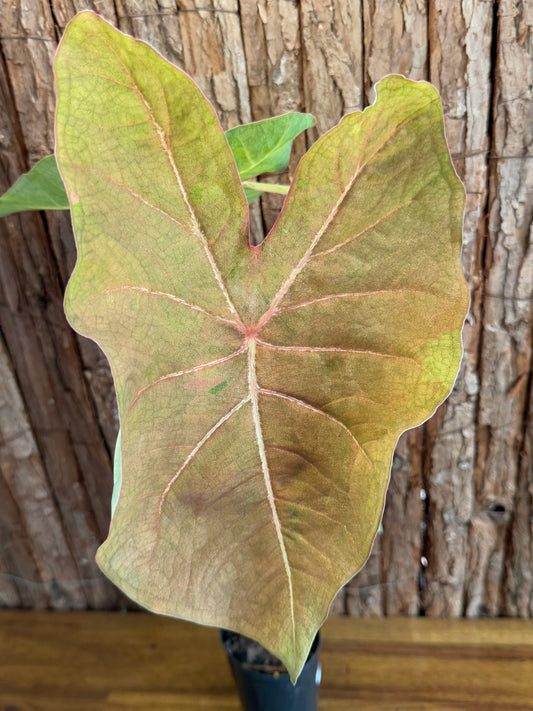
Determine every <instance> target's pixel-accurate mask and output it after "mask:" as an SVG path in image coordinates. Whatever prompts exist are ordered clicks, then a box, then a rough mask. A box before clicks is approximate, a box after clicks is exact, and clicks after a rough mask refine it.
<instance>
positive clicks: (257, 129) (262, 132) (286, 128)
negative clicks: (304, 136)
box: [226, 112, 315, 180]
mask: <svg viewBox="0 0 533 711" xmlns="http://www.w3.org/2000/svg"><path fill="white" fill-rule="evenodd" d="M314 123H315V119H314V118H313V116H312V115H311V114H300V113H296V112H292V113H288V114H283V115H282V116H274V117H273V118H269V119H265V120H264V121H255V122H254V123H247V124H245V125H243V126H237V127H236V128H232V129H230V130H229V131H226V138H227V139H228V143H229V145H230V148H231V150H232V153H233V156H234V158H235V162H236V163H237V168H238V170H239V173H240V176H241V178H242V179H243V180H247V179H248V178H253V177H255V176H257V175H261V174H262V173H279V172H281V171H282V170H285V168H286V167H287V166H288V165H289V158H290V154H291V147H292V142H293V141H294V139H295V138H296V137H297V136H299V135H300V133H302V132H303V131H305V130H306V129H307V128H311V126H313V125H314Z"/></svg>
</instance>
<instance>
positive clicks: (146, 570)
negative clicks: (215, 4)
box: [56, 12, 468, 680]
mask: <svg viewBox="0 0 533 711" xmlns="http://www.w3.org/2000/svg"><path fill="white" fill-rule="evenodd" d="M56 80H57V93H58V96H57V117H56V126H57V158H58V163H59V165H60V168H61V174H62V175H63V177H64V179H65V182H66V185H67V188H68V192H69V195H70V196H71V199H72V218H73V223H74V228H75V233H76V240H77V246H78V262H77V265H76V268H75V270H74V273H73V275H72V277H71V280H70V282H69V285H68V289H67V294H66V299H65V307H66V311H67V314H68V318H69V320H70V322H71V323H72V325H73V326H74V327H75V328H76V329H77V330H78V331H79V332H80V333H83V334H84V335H86V336H89V337H91V338H93V339H94V340H95V341H97V342H98V343H99V344H100V346H101V347H102V349H103V350H104V352H105V353H106V356H107V358H108V359H109V362H110V364H111V368H112V371H113V376H114V380H115V385H116V389H117V398H118V404H119V412H120V420H121V433H122V434H121V446H120V451H121V455H122V467H121V469H122V485H121V488H120V495H119V498H118V503H117V505H116V509H115V512H114V516H113V520H112V523H111V528H110V531H109V537H108V539H107V540H106V541H105V543H104V544H103V545H102V546H101V548H100V549H99V551H98V555H97V560H98V563H99V565H100V567H101V568H102V570H103V571H104V572H105V574H106V575H107V576H108V577H109V578H110V579H111V580H113V581H114V582H115V583H116V584H117V585H119V586H120V587H121V588H122V589H123V590H124V591H125V592H126V593H127V594H128V595H130V596H131V597H132V598H134V599H135V600H137V601H138V602H139V603H140V604H142V605H144V606H145V607H148V608H150V609H152V610H154V611H156V612H160V613H164V614H166V615H173V616H177V617H183V618H186V619H190V620H194V621H197V622H200V623H202V624H209V625H216V626H220V627H226V628H228V629H232V630H235V631H237V632H241V633H242V634H245V635H248V636H250V637H253V638H255V639H257V640H258V641H259V642H260V643H261V644H263V645H264V646H265V647H267V648H268V649H269V650H271V651H272V652H273V653H274V654H276V655H277V656H278V657H280V658H281V659H282V660H283V661H284V663H285V664H286V666H287V668H288V670H289V672H290V674H291V678H292V679H293V680H295V679H296V678H297V677H298V674H299V672H300V669H301V667H302V665H303V663H304V661H305V659H306V656H307V653H308V651H309V648H310V645H311V643H312V640H313V638H314V636H315V633H316V631H317V629H318V628H319V626H320V625H321V623H322V622H323V620H324V618H325V617H326V614H327V611H328V608H329V605H330V603H331V601H332V600H333V598H334V596H335V594H336V592H337V591H338V589H339V588H340V587H341V586H342V585H343V584H344V583H345V582H346V581H347V580H349V579H350V578H351V577H352V576H353V575H354V573H356V572H357V570H359V569H360V568H361V566H362V565H363V564H364V562H365V560H366V558H367V557H368V554H369V551H370V548H371V545H372V541H373V539H374V536H375V534H376V531H377V529H378V526H379V522H380V519H381V515H382V509H383V502H384V498H385V492H386V488H387V484H388V480H389V472H390V466H391V459H392V454H393V450H394V447H395V444H396V441H397V439H398V437H399V435H400V433H401V432H402V431H404V430H405V429H408V428H411V427H415V426H416V425H418V424H420V423H421V422H423V421H424V420H425V419H427V418H428V417H429V416H430V415H431V414H432V413H433V412H434V410H435V408H436V407H437V406H438V404H439V403H440V402H441V401H442V400H443V399H444V398H445V397H446V395H447V394H448V393H449V392H450V390H451V388H452V385H453V382H454V379H455V376H456V373H457V369H458V366H459V361H460V357H461V335H460V334H461V327H462V323H463V319H464V317H465V313H466V309H467V305H468V294H467V289H466V285H465V282H464V278H463V276H462V271H461V266H460V250H461V222H462V210H463V205H464V191H463V188H462V186H461V184H460V182H459V180H458V178H457V176H456V175H455V173H454V170H453V167H452V165H451V161H450V157H449V154H448V150H447V146H446V142H445V139H444V133H443V124H442V111H441V107H440V102H439V97H438V94H437V92H436V90H435V89H434V88H433V87H431V86H430V85H429V84H426V83H424V82H411V81H408V80H406V79H404V78H403V77H399V76H389V77H387V78H385V79H384V80H383V81H381V82H380V83H379V84H378V85H377V98H376V102H375V103H374V104H373V105H372V106H370V107H369V108H368V109H366V110H365V111H364V112H363V113H353V114H349V115H347V116H345V117H344V118H343V120H342V121H341V122H340V123H339V125H338V126H336V127H335V128H334V129H332V130H331V131H329V132H328V133H327V134H325V135H324V136H323V137H322V138H321V139H320V140H319V141H317V143H315V145H314V146H313V147H312V148H311V149H310V151H309V152H308V153H307V154H306V155H305V156H304V158H303V159H302V161H301V163H300V165H299V167H298V170H297V172H296V175H295V177H294V180H293V183H292V186H291V189H290V192H289V194H288V196H287V199H286V201H285V205H284V209H283V211H282V213H281V215H280V218H279V219H278V221H277V223H276V225H275V227H274V228H273V230H272V231H271V233H270V235H269V236H268V238H267V240H266V241H265V242H263V244H262V245H261V247H260V248H252V247H250V246H249V244H248V242H247V208H246V202H245V199H244V195H243V191H242V188H241V183H240V180H239V176H238V173H237V170H236V167H235V162H234V160H233V158H232V155H231V152H230V150H229V148H228V144H227V141H226V140H225V138H224V134H223V132H222V129H221V128H220V125H219V123H218V121H217V119H216V116H215V113H214V111H213V109H212V107H211V106H210V104H209V103H208V102H207V101H206V99H205V98H204V97H203V95H202V93H201V92H200V90H199V89H198V88H197V87H196V86H195V84H194V83H193V82H192V80H191V79H190V78H189V77H188V76H186V75H185V74H184V73H183V72H181V71H180V70H179V69H177V68H175V67H173V66H172V65H171V64H169V63H168V62H166V61H165V60H164V59H163V58H162V57H161V56H160V55H159V54H157V53H156V52H155V51H154V50H153V49H151V48H150V47H149V46H148V45H146V44H144V43H143V42H139V41H134V40H132V39H131V38H129V37H127V36H125V35H123V34H121V33H119V32H118V31H117V30H115V29H113V28H112V27H111V26H110V25H108V24H107V23H106V22H105V21H103V20H102V19H101V18H99V17H98V16H96V15H94V14H93V13H91V12H83V13H81V14H79V15H78V16H77V17H76V18H75V19H74V20H73V22H72V23H71V24H70V25H69V26H68V28H67V30H66V32H65V35H64V38H63V40H62V42H61V45H60V48H59V51H58V54H57V60H56ZM222 383H226V385H225V386H224V387H223V388H221V387H220V385H221V384H222Z"/></svg>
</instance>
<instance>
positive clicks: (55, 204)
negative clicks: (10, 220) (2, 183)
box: [0, 156, 69, 217]
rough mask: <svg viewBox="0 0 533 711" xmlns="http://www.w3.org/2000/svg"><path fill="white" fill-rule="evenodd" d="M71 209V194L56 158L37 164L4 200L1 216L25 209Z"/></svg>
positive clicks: (49, 158)
mask: <svg viewBox="0 0 533 711" xmlns="http://www.w3.org/2000/svg"><path fill="white" fill-rule="evenodd" d="M68 209H69V203H68V198H67V194H66V192H65V188H64V186H63V181H62V180H61V176H60V175H59V171H58V170H57V165H56V161H55V158H54V156H47V157H46V158H43V159H42V160H40V161H39V162H38V163H36V164H35V165H34V166H33V168H32V169H31V170H30V171H28V172H27V173H24V175H21V176H20V178H19V179H18V180H17V182H16V183H15V184H14V185H12V186H11V187H10V188H9V190H8V191H7V192H5V193H4V194H3V195H2V197H0V217H5V216H6V215H11V214H12V213H14V212H22V211H23V210H68Z"/></svg>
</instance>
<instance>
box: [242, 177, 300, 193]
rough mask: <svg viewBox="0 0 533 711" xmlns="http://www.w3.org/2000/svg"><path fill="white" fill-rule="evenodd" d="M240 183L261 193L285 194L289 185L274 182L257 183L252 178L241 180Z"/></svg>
mask: <svg viewBox="0 0 533 711" xmlns="http://www.w3.org/2000/svg"><path fill="white" fill-rule="evenodd" d="M242 184H243V185H244V186H245V187H247V188H250V189H251V190H257V192H263V193H278V194H279V195H286V194H287V193H288V192H289V187H290V185H277V184H275V183H257V182H256V181H254V180H243V181H242Z"/></svg>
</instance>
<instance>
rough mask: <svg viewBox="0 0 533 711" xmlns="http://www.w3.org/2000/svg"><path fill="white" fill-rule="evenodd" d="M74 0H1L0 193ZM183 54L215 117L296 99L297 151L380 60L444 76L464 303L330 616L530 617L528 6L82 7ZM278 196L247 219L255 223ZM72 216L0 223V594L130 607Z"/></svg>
mask: <svg viewBox="0 0 533 711" xmlns="http://www.w3.org/2000/svg"><path fill="white" fill-rule="evenodd" d="M86 4H87V3H86V2H83V0H50V1H48V0H1V2H0V7H1V15H0V95H1V98H0V192H3V191H4V190H5V189H6V188H7V187H8V185H10V184H11V183H12V182H13V181H14V180H15V179H16V178H17V177H18V175H19V174H20V173H21V172H23V171H25V170H27V169H28V167H29V166H31V165H32V164H33V163H34V162H35V161H36V160H37V159H39V158H41V157H43V156H45V155H47V154H49V153H51V152H52V150H53V145H54V137H53V108H54V94H53V75H52V62H53V56H54V48H55V46H56V43H57V40H58V37H60V35H61V32H62V30H63V28H64V26H65V24H66V23H67V22H68V20H69V19H70V18H71V17H72V15H73V14H74V13H75V12H76V11H77V10H79V9H82V8H84V7H86ZM88 5H89V6H90V7H91V8H92V9H95V10H97V11H98V12H100V13H101V14H103V15H104V16H105V17H106V18H107V19H108V20H110V21H111V22H113V23H115V24H117V25H118V26H119V27H120V28H121V29H122V30H124V31H126V32H128V33H132V34H135V35H136V36H138V37H141V38H143V39H146V40H148V41H149V42H151V43H152V44H153V45H154V46H155V47H157V48H158V49H159V50H160V51H161V52H162V53H163V54H165V55H166V56H167V57H169V58H170V59H171V60H172V61H173V62H175V63H177V64H178V65H179V66H182V67H184V68H185V69H186V70H187V71H188V72H189V73H190V74H191V75H192V76H193V77H194V78H195V79H196V80H197V82H198V83H199V84H200V86H201V87H202V89H203V90H204V91H205V92H206V94H207V95H208V96H209V97H210V98H211V99H212V101H213V103H214V105H215V107H216V109H217V110H218V112H219V113H220V115H221V117H222V121H223V124H224V125H225V127H231V126H234V125H236V124H238V123H242V122H248V121H250V120H257V119H260V118H264V117H268V116H272V115H276V114H280V113H284V112H286V111H293V110H296V111H309V112H311V113H313V114H314V115H315V117H316V119H317V128H316V129H313V130H312V131H310V132H308V135H307V137H306V138H305V139H304V138H302V139H299V140H298V141H297V142H296V151H295V153H296V156H295V158H294V160H293V161H292V167H294V165H295V163H296V157H297V156H298V155H301V154H302V152H303V151H304V150H305V147H306V141H307V144H309V143H310V142H311V141H312V140H314V139H315V138H316V137H317V135H318V134H320V133H322V132H323V131H325V130H326V129H328V128H330V127H332V126H333V125H334V124H335V123H337V121H338V120H339V118H340V117H341V116H342V115H343V114H344V113H346V112H348V111H353V110H356V109H361V108H363V107H364V106H365V105H366V104H367V103H368V102H370V101H371V100H372V92H373V90H372V86H373V84H374V82H375V81H377V80H378V79H379V78H381V77H382V76H383V75H385V74H388V73H390V72H400V73H402V74H405V75H406V76H408V77H411V78H413V79H429V80H430V81H432V82H433V83H434V84H435V85H436V86H437V87H438V88H439V90H440V91H441V94H442V99H443V104H444V112H445V121H446V131H447V136H448V140H449V144H450V148H451V151H452V153H453V156H454V160H455V164H456V168H457V171H458V172H459V174H460V176H461V177H462V179H463V181H464V183H465V186H466V190H467V193H468V200H467V211H466V216H465V225H464V233H465V248H464V268H465V272H466V273H467V275H468V279H469V282H470V285H471V288H472V308H471V313H470V316H469V318H468V321H467V324H466V327H465V333H464V342H465V346H466V354H465V357H464V362H463V365H462V370H461V374H460V376H459V379H458V381H457V383H456V387H455V390H454V392H453V394H452V396H451V397H450V399H449V400H448V402H447V404H446V405H445V406H443V407H442V408H441V409H440V410H439V411H438V413H437V414H436V416H435V417H434V418H433V419H432V420H431V421H429V422H428V423H427V424H426V425H425V426H424V427H422V428H419V429H417V430H414V431H412V432H410V433H408V434H407V435H405V436H404V437H403V438H402V440H401V442H400V444H399V446H398V450H397V454H396V457H395V460H394V466H393V471H392V480H391V485H390V490H389V494H388V498H387V507H386V511H385V515H384V519H383V526H382V532H381V533H380V534H379V535H378V538H377V540H376V542H375V545H374V549H373V553H372V556H371V558H370V560H369V562H368V564H367V566H366V568H365V569H364V570H363V572H361V573H360V574H359V575H358V576H357V577H356V578H355V579H354V580H353V581H352V582H351V583H350V584H349V585H348V586H347V587H346V588H345V589H344V590H343V591H342V592H341V593H340V594H339V596H338V598H337V600H336V601H335V603H334V606H333V612H336V613H341V614H342V613H345V614H350V615H384V614H389V615H390V614H405V615H418V614H425V615H428V616H435V617H438V616H449V617H455V616H460V615H467V616H477V615H489V616H491V615H502V614H503V615H514V616H524V617H526V616H531V614H532V613H533V547H532V542H533V526H532V522H533V512H532V499H533V427H532V423H533V397H532V391H531V346H532V343H531V341H532V329H531V324H532V303H533V300H532V297H533V240H532V214H533V195H532V185H533V162H532V160H531V158H532V154H533V111H532V109H533V96H532V84H533V0H499V1H494V2H492V1H490V0H299V1H297V0H90V1H89V2H88ZM278 209H279V201H276V199H274V198H272V197H269V198H267V199H263V201H262V205H261V206H256V207H255V208H254V210H253V212H252V225H253V230H254V232H255V234H256V235H261V234H263V233H264V230H265V229H267V228H268V227H269V226H270V225H271V224H272V222H273V219H274V218H275V215H276V211H277V210H278ZM73 261H74V247H73V239H72V234H71V230H70V225H69V218H68V215H67V214H65V213H46V214H44V213H42V214H25V215H23V216H20V217H16V216H14V217H11V218H7V219H3V220H2V221H1V222H0V284H1V285H0V325H1V330H0V336H1V337H0V605H3V606H10V607H17V606H24V607H53V608H57V609H71V608H77V609H83V608H98V609H107V608H116V607H120V606H123V605H125V604H127V602H126V601H125V600H124V598H122V597H121V596H120V595H119V594H118V593H117V591H116V590H115V589H114V588H113V586H112V585H111V584H109V583H107V581H105V580H104V579H103V578H102V576H101V574H100V573H99V571H98V569H97V567H96V565H95V563H94V552H95V549H96V547H97V545H98V543H99V542H100V541H101V540H102V539H103V538H104V537H105V535H106V529H107V525H108V519H109V501H110V494H111V481H112V473H111V463H110V455H111V452H112V451H113V448H114V441H115V436H116V429H117V422H116V417H115V407H114V396H113V390H112V383H111V378H110V375H109V371H108V368H107V364H106V362H105V360H104V358H103V356H102V355H101V354H100V352H99V351H98V349H97V348H96V347H95V346H94V345H93V344H92V343H90V342H88V341H85V340H83V339H81V338H79V337H78V336H76V335H75V334H74V333H73V332H72V331H71V330H70V328H69V327H68V325H67V324H66V321H65V318H64V316H63V311H62V293H63V290H64V287H65V283H66V280H67V278H68V274H69V272H70V270H71V268H72V266H73Z"/></svg>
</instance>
